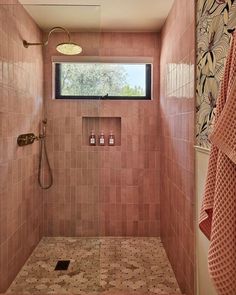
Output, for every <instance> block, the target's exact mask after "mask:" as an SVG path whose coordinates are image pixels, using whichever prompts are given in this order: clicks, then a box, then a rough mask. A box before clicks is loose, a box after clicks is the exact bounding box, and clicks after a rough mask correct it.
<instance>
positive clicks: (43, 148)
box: [38, 120, 53, 189]
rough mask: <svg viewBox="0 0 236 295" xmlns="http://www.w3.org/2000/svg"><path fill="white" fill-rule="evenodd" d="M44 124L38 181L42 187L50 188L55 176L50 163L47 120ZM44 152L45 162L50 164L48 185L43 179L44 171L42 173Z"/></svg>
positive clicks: (40, 137) (40, 139) (41, 136)
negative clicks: (47, 145) (47, 144)
mask: <svg viewBox="0 0 236 295" xmlns="http://www.w3.org/2000/svg"><path fill="white" fill-rule="evenodd" d="M43 124H44V126H43V133H42V134H40V136H39V141H40V143H39V144H40V148H39V169H38V183H39V186H40V187H41V188H42V189H49V188H50V187H51V186H52V185H53V176H52V169H51V166H50V163H49V159H48V153H47V147H46V142H45V139H46V124H47V121H46V120H44V121H43ZM43 153H44V155H45V162H46V165H47V166H48V172H49V183H48V184H47V185H44V184H43V181H42V179H41V178H42V177H43V173H42V163H43Z"/></svg>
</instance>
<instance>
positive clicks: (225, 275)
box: [199, 32, 236, 295]
mask: <svg viewBox="0 0 236 295" xmlns="http://www.w3.org/2000/svg"><path fill="white" fill-rule="evenodd" d="M210 140H211V143H212V147H211V153H210V159H209V166H208V173H207V181H206V187H205V195H204V198H203V203H202V208H201V214H200V223H199V226H200V229H201V230H202V232H203V233H204V234H205V235H206V236H207V238H208V239H209V240H210V248H209V253H208V266H209V272H210V275H211V277H212V279H213V281H214V284H215V287H216V290H217V291H218V294H219V295H236V32H235V33H234V35H233V38H232V42H231V47H230V52H229V55H228V58H227V61H226V67H225V73H224V78H223V80H222V83H221V87H220V93H219V97H218V100H217V108H216V117H215V123H214V130H213V132H212V134H211V136H210Z"/></svg>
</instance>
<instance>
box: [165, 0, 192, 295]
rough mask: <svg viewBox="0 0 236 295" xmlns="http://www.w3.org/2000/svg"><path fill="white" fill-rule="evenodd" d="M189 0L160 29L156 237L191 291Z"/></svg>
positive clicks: (181, 281) (182, 1)
mask: <svg viewBox="0 0 236 295" xmlns="http://www.w3.org/2000/svg"><path fill="white" fill-rule="evenodd" d="M194 20H195V15H194V1H193V0H191V1H190V0H178V1H175V2H174V6H173V8H172V10H171V12H170V14H169V16H168V19H167V21H166V24H165V26H164V28H163V30H162V33H161V39H162V48H161V58H160V65H161V67H160V68H161V92H160V93H161V95H160V103H161V108H160V113H161V171H162V173H161V180H160V182H161V201H160V202H161V237H162V240H163V242H164V246H165V249H166V251H167V254H168V257H169V259H170V262H171V264H172V266H173V269H174V271H175V274H176V277H177V279H178V282H179V284H180V286H181V289H182V291H183V292H184V293H185V294H188V295H190V294H194V263H195V259H194V206H195V195H194V149H193V148H194V147H193V146H194V63H195V48H194V44H195V39H194V36H195V24H194Z"/></svg>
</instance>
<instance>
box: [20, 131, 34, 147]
mask: <svg viewBox="0 0 236 295" xmlns="http://www.w3.org/2000/svg"><path fill="white" fill-rule="evenodd" d="M35 140H39V138H38V136H36V135H35V134H34V133H27V134H21V135H19V136H18V138H17V144H18V145H19V146H24V145H28V144H32V143H33V142H34V141H35Z"/></svg>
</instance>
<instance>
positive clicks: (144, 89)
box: [55, 62, 151, 100]
mask: <svg viewBox="0 0 236 295" xmlns="http://www.w3.org/2000/svg"><path fill="white" fill-rule="evenodd" d="M55 98H56V99H144V100H145V99H151V64H146V63H100V62H99V63H97V62H61V63H58V62H57V63H56V64H55Z"/></svg>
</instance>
